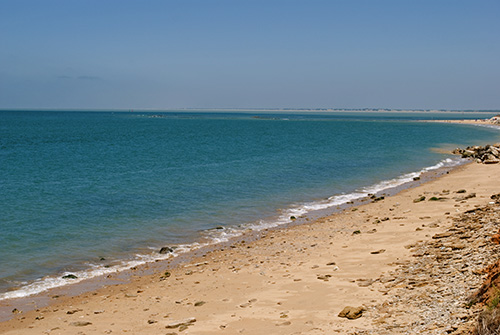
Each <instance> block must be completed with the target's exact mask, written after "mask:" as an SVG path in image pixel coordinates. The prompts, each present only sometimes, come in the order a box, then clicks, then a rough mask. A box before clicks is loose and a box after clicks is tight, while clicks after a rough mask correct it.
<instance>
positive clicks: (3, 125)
mask: <svg viewBox="0 0 500 335" xmlns="http://www.w3.org/2000/svg"><path fill="white" fill-rule="evenodd" d="M497 113H498V111H492V112H483V113H478V112H476V113H465V112H440V113H427V112H413V113H403V112H345V111H344V112H342V111H335V112H327V111H267V112H266V111H239V110H235V111H231V110H223V111H214V110H211V111H208V110H199V111H196V110H179V111H175V110H169V111H61V110H59V111H50V110H29V111H21V110H15V111H9V110H2V111H0V172H1V174H0V300H5V299H9V298H16V297H26V296H30V295H33V294H37V293H40V292H44V291H46V290H48V289H49V288H53V287H59V286H64V285H68V284H72V283H76V282H79V281H81V280H84V279H86V278H92V277H96V276H99V275H103V274H107V273H111V272H116V271H121V270H124V269H127V268H130V267H132V266H136V265H139V264H144V263H147V262H154V261H155V260H158V259H167V258H171V257H176V256H178V255H181V254H183V253H185V252H188V251H190V250H193V249H196V248H200V247H202V246H206V245H210V244H215V243H219V242H224V241H228V240H229V239H230V238H232V237H235V236H238V235H241V234H242V233H243V232H244V231H247V230H249V229H251V230H255V231H258V230H262V229H267V228H270V227H277V226H280V225H286V224H289V223H290V222H291V221H292V217H300V216H304V215H308V214H309V213H312V212H314V211H317V210H328V209H332V210H333V209H334V208H336V207H337V206H339V205H342V204H345V203H347V202H349V201H352V200H355V199H359V198H362V197H365V196H367V195H368V194H374V193H377V192H383V191H384V190H386V189H388V188H391V187H395V186H400V185H403V184H405V183H408V182H411V181H412V180H413V178H414V177H417V176H419V175H420V174H421V173H423V172H425V171H430V170H435V169H438V168H440V167H452V166H455V165H458V164H462V163H463V162H464V161H463V160H462V159H460V158H458V157H456V156H453V155H450V154H449V152H450V151H451V150H452V149H454V148H455V147H459V146H460V147H465V146H468V145H476V144H486V143H497V142H500V131H499V129H498V128H494V127H480V126H473V125H459V124H448V123H431V122H427V123H426V122H419V121H421V120H438V119H478V118H487V117H492V116H494V115H495V114H497ZM164 246H168V247H170V248H172V249H173V252H171V253H166V254H160V253H159V252H158V251H159V250H160V248H162V247H164ZM68 275H71V276H68Z"/></svg>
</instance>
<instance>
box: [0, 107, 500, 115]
mask: <svg viewBox="0 0 500 335" xmlns="http://www.w3.org/2000/svg"><path fill="white" fill-rule="evenodd" d="M8 111H14V112H16V111H19V112H21V111H26V112H34V111H41V112H50V111H53V112H123V113H137V112H274V113H276V112H284V113H289V112H304V113H311V112H314V113H345V112H348V113H410V114H411V113H425V114H438V113H464V114H479V113H483V114H484V113H499V114H500V109H478V110H469V109H465V110H456V109H449V110H442V109H390V108H388V109H383V108H373V109H372V108H360V109H357V108H355V109H349V108H345V109H344V108H166V109H162V108H116V109H107V108H102V109H101V108H88V109H87V108H0V112H8Z"/></svg>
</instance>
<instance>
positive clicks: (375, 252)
mask: <svg viewBox="0 0 500 335" xmlns="http://www.w3.org/2000/svg"><path fill="white" fill-rule="evenodd" d="M384 252H385V249H380V250H376V251H372V252H370V254H372V255H378V254H382V253H384Z"/></svg>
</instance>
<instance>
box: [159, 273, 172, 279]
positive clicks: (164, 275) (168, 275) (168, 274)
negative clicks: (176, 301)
mask: <svg viewBox="0 0 500 335" xmlns="http://www.w3.org/2000/svg"><path fill="white" fill-rule="evenodd" d="M170 276H171V274H170V272H168V271H165V273H164V274H163V276H161V277H160V280H165V279H167V278H168V277H170Z"/></svg>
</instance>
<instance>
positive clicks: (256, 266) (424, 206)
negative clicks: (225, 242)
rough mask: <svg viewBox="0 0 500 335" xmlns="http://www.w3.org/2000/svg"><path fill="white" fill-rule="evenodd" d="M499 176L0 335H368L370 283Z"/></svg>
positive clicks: (372, 211)
mask: <svg viewBox="0 0 500 335" xmlns="http://www.w3.org/2000/svg"><path fill="white" fill-rule="evenodd" d="M499 173H500V165H480V164H468V165H465V166H462V167H459V168H457V169H456V170H454V171H452V172H451V173H450V174H448V175H445V176H444V177H441V178H439V179H436V180H433V181H431V182H428V183H425V184H423V185H420V186H418V187H416V188H413V189H408V190H405V191H402V192H401V193H399V194H397V195H396V196H393V197H388V198H386V199H384V200H381V201H377V202H374V203H370V204H367V205H363V206H359V207H356V208H353V209H349V210H346V211H344V212H342V213H339V214H335V215H333V216H330V217H326V218H322V219H319V220H317V221H315V222H311V223H308V224H305V225H301V226H295V227H291V228H287V229H282V230H276V231H269V232H268V233H267V234H265V235H264V236H263V238H261V239H259V240H257V241H251V242H250V241H249V242H241V243H238V244H236V245H233V246H231V247H227V248H226V249H225V250H215V251H213V252H210V253H207V254H205V255H203V256H201V257H198V258H197V259H194V260H193V262H191V263H189V264H186V265H182V266H181V267H178V268H175V269H173V270H170V271H169V273H168V274H166V275H165V274H164V273H157V274H154V275H150V276H137V277H136V278H134V279H133V281H132V283H129V284H125V285H115V286H109V287H105V288H102V289H99V290H97V291H95V292H91V293H85V294H83V295H81V296H78V297H59V298H57V299H53V300H54V303H53V304H51V305H50V306H49V307H46V308H42V309H39V310H37V311H32V312H24V313H19V314H16V316H15V318H14V319H12V320H10V321H7V322H3V323H0V333H1V334H12V335H13V334H123V333H129V334H170V333H172V334H173V333H177V334H179V333H182V334H269V333H271V334H332V333H341V334H345V333H349V332H354V331H359V330H374V329H375V330H376V329H377V327H379V326H380V325H379V324H377V323H376V322H375V319H374V318H373V317H370V310H371V308H373V306H375V305H379V304H381V303H383V302H384V301H386V300H390V299H393V298H394V297H393V296H391V292H390V291H389V290H387V288H386V287H385V285H384V283H383V282H381V281H380V280H377V279H378V278H381V277H384V276H385V275H387V274H389V273H390V272H392V271H394V270H395V269H396V268H398V267H399V266H401V265H404V264H406V265H407V264H408V261H410V260H412V256H411V255H412V252H411V251H410V249H409V248H407V247H408V246H409V245H412V244H415V243H418V241H431V240H432V236H434V235H435V234H436V233H441V232H445V231H446V229H448V228H449V227H450V226H451V225H452V223H453V218H454V217H457V216H458V215H460V213H462V212H464V211H466V210H470V209H473V208H475V207H476V206H483V205H486V204H488V203H489V202H490V196H491V195H492V194H496V193H500V178H497V176H498V175H499ZM459 190H465V193H457V191H459ZM472 193H475V197H472V196H470V197H467V196H469V195H471V194H472ZM424 196H425V198H426V199H425V200H423V201H419V202H414V200H415V199H418V198H421V197H424ZM431 197H436V198H440V199H439V200H437V201H429V199H430V198H431ZM478 276H480V274H478ZM461 298H462V297H457V299H461ZM345 306H355V307H356V306H364V307H365V308H366V309H367V311H366V312H365V314H364V315H363V316H362V317H360V318H358V319H355V320H348V319H346V318H340V317H338V314H339V312H340V311H341V310H342V309H343V308H344V307H345ZM179 320H181V321H182V322H180V323H178V324H177V325H175V324H174V323H175V322H177V321H179ZM169 326H170V327H171V328H167V327H169ZM394 333H398V332H397V331H396V330H395V331H394Z"/></svg>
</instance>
